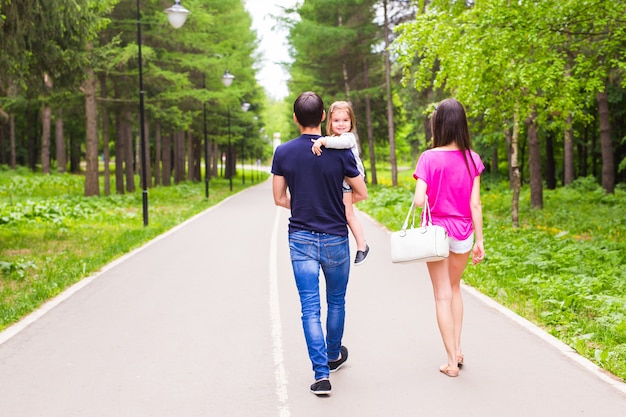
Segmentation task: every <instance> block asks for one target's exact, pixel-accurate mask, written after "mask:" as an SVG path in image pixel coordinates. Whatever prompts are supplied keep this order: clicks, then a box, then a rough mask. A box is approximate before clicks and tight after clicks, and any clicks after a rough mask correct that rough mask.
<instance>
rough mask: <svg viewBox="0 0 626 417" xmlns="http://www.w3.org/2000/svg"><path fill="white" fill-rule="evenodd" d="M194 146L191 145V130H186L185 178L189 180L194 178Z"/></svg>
mask: <svg viewBox="0 0 626 417" xmlns="http://www.w3.org/2000/svg"><path fill="white" fill-rule="evenodd" d="M194 160H195V158H194V146H193V135H192V134H191V130H188V131H187V179H188V180H189V181H193V180H194V176H193V175H194V168H195V167H194Z"/></svg>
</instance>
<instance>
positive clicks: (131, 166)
mask: <svg viewBox="0 0 626 417" xmlns="http://www.w3.org/2000/svg"><path fill="white" fill-rule="evenodd" d="M130 120H131V113H130V110H128V109H125V110H124V115H123V117H122V126H123V128H122V135H123V136H122V143H123V144H124V157H125V160H124V168H125V169H124V172H125V174H126V191H128V192H129V193H134V192H135V189H136V187H135V158H134V156H135V152H134V149H133V128H132V126H131V124H130Z"/></svg>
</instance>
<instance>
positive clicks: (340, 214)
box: [272, 135, 361, 236]
mask: <svg viewBox="0 0 626 417" xmlns="http://www.w3.org/2000/svg"><path fill="white" fill-rule="evenodd" d="M319 137H320V136H319V135H301V136H299V137H297V138H296V139H293V140H290V141H289V142H286V143H283V144H282V145H280V146H278V147H277V148H276V151H275V152H274V160H273V162H272V174H274V175H280V176H283V177H285V181H286V182H287V186H288V188H289V193H290V195H291V217H290V218H289V233H293V232H297V231H300V230H306V231H312V232H318V233H328V234H331V235H337V236H347V235H348V228H347V226H346V223H347V220H346V208H345V206H344V204H343V190H342V187H341V185H342V183H343V178H344V177H349V178H354V177H357V176H359V175H361V174H360V173H359V170H358V169H357V166H356V161H355V159H354V155H353V154H352V151H350V149H327V148H324V150H323V152H322V154H321V155H320V156H316V155H315V154H314V153H313V152H311V146H312V145H313V142H312V141H311V139H317V138H319Z"/></svg>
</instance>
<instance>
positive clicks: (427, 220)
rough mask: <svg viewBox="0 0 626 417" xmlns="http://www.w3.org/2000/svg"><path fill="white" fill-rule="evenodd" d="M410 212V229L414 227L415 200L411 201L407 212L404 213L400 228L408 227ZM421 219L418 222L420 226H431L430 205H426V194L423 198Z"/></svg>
mask: <svg viewBox="0 0 626 417" xmlns="http://www.w3.org/2000/svg"><path fill="white" fill-rule="evenodd" d="M411 213H412V214H413V218H412V219H411V229H412V228H414V227H415V201H414V200H413V201H411V207H410V208H409V212H408V213H407V215H406V219H404V223H403V224H402V229H400V230H406V229H407V228H408V227H409V219H410V218H411ZM421 218H422V220H421V222H420V224H421V226H422V227H423V226H426V225H428V226H431V225H432V224H433V221H432V218H431V215H430V206H429V205H428V196H425V200H424V208H423V209H422V216H421Z"/></svg>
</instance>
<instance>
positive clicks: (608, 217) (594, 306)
mask: <svg viewBox="0 0 626 417" xmlns="http://www.w3.org/2000/svg"><path fill="white" fill-rule="evenodd" d="M405 178H406V179H405V181H404V182H403V187H399V188H398V189H392V188H388V187H384V186H380V187H370V190H369V196H370V197H369V199H368V200H367V201H364V202H361V203H359V205H358V207H359V209H361V210H363V211H365V212H367V213H368V214H370V215H371V216H372V217H374V218H375V219H377V220H378V221H379V222H380V223H382V224H383V225H385V226H386V227H387V228H389V229H390V230H394V229H397V228H399V227H400V225H401V224H402V221H403V220H404V215H405V214H406V210H407V207H408V204H409V203H410V200H411V198H412V196H413V192H412V186H413V183H411V182H410V181H411V180H410V179H409V178H408V176H406V177H405ZM485 188H486V187H483V192H482V203H483V212H484V234H485V249H486V253H487V256H486V258H485V261H484V262H483V263H482V264H481V265H479V266H477V267H468V268H467V269H466V273H465V275H464V281H465V282H466V283H467V284H469V285H471V286H473V287H476V288H477V289H478V290H480V291H481V292H483V293H485V294H486V295H488V296H490V297H492V298H494V299H495V300H497V301H498V302H500V303H501V304H503V305H505V306H507V307H508V308H510V309H512V310H513V311H515V312H516V313H518V314H520V315H522V316H524V317H526V318H527V319H529V320H530V321H532V322H534V323H535V324H537V325H539V326H541V327H543V328H544V329H546V330H547V331H548V332H550V333H551V334H553V335H554V336H556V337H557V338H559V339H561V340H563V341H564V342H566V343H567V344H569V345H570V346H571V347H573V348H574V349H576V350H577V351H578V352H579V353H580V354H581V355H583V356H585V357H587V358H588V359H590V360H592V361H594V362H596V363H597V364H598V365H599V366H601V367H603V368H604V369H607V370H608V371H610V372H612V373H613V374H615V375H617V376H619V377H620V378H622V379H624V378H626V270H624V267H623V266H624V264H626V218H625V217H624V215H623V213H624V212H625V211H626V193H625V192H624V191H619V190H618V191H616V193H615V195H606V194H605V193H604V192H603V190H602V189H601V188H600V187H599V186H598V185H597V183H595V181H593V180H592V179H588V178H587V179H579V180H578V181H576V182H574V183H573V184H572V185H571V186H568V187H563V188H559V189H557V190H549V191H547V192H546V205H545V207H544V209H543V210H532V209H530V203H529V192H528V190H524V192H523V193H522V196H521V201H520V210H521V217H523V218H524V219H525V220H524V222H523V224H522V225H521V227H520V228H518V229H514V228H512V227H511V225H510V220H509V213H510V205H511V191H510V189H509V187H508V185H507V184H500V185H498V184H489V190H486V189H485Z"/></svg>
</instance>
